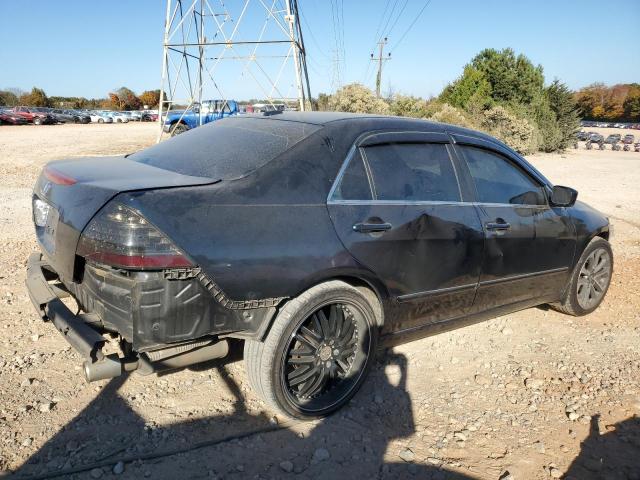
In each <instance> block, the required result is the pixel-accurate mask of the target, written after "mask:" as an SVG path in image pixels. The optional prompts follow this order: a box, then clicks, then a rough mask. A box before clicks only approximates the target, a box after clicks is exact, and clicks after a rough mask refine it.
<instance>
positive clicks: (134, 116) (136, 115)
mask: <svg viewBox="0 0 640 480" xmlns="http://www.w3.org/2000/svg"><path fill="white" fill-rule="evenodd" d="M120 113H122V114H123V115H126V116H127V117H129V120H131V121H132V122H139V121H140V120H142V114H141V113H140V112H134V111H130V112H120Z"/></svg>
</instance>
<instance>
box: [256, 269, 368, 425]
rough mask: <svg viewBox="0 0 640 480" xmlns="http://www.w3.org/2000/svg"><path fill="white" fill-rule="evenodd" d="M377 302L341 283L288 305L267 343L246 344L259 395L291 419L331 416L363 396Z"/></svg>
mask: <svg viewBox="0 0 640 480" xmlns="http://www.w3.org/2000/svg"><path fill="white" fill-rule="evenodd" d="M374 302H375V303H377V302H378V300H377V297H375V295H374V294H373V293H372V292H370V291H366V292H365V291H362V290H360V289H357V288H355V287H353V286H351V285H349V284H347V283H344V282H341V281H337V280H335V281H330V282H326V283H322V284H320V285H317V286H315V287H313V288H311V289H310V290H308V291H306V292H305V293H303V294H302V295H300V296H299V297H297V298H294V299H293V300H290V301H289V302H287V303H286V304H285V306H284V307H283V308H282V310H281V311H280V312H279V313H278V315H277V317H276V319H275V320H274V323H273V326H272V327H271V330H270V331H269V333H268V335H267V337H266V338H265V340H264V341H263V342H260V341H257V340H247V341H245V347H244V361H245V368H246V370H247V376H248V377H249V382H250V384H251V386H252V387H253V389H254V391H255V392H256V393H257V394H258V395H259V396H260V397H261V398H262V399H263V400H264V401H265V402H266V403H267V404H268V406H269V407H271V408H272V409H273V410H274V411H276V412H278V413H281V414H283V415H286V416H288V417H293V418H299V419H305V420H308V419H314V418H320V417H324V416H327V415H329V414H331V413H333V412H335V411H336V410H338V409H339V408H340V407H342V406H343V405H344V404H346V403H347V402H348V401H349V400H350V399H351V397H353V395H354V394H355V393H356V392H357V391H358V389H359V388H360V386H361V385H362V383H363V381H364V379H365V377H366V374H367V373H368V371H369V368H370V367H371V364H372V363H373V360H374V358H375V352H376V348H377V339H378V327H377V325H378V324H377V322H376V315H377V314H376V312H380V309H379V304H377V305H376V304H374Z"/></svg>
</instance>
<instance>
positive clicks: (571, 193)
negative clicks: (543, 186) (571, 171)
mask: <svg viewBox="0 0 640 480" xmlns="http://www.w3.org/2000/svg"><path fill="white" fill-rule="evenodd" d="M577 198H578V191H577V190H574V189H573V188H569V187H563V186H561V185H554V187H553V188H552V189H551V199H550V200H551V205H553V206H554V207H572V206H573V205H574V204H575V203H576V199H577Z"/></svg>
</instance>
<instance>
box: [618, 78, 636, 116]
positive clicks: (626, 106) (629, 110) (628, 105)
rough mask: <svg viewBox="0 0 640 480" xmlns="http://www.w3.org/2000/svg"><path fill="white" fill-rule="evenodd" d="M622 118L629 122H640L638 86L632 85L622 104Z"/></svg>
mask: <svg viewBox="0 0 640 480" xmlns="http://www.w3.org/2000/svg"><path fill="white" fill-rule="evenodd" d="M622 107H623V110H624V118H625V120H628V121H630V122H640V84H638V83H632V84H631V88H630V89H629V93H628V94H627V98H625V99H624V102H623V104H622Z"/></svg>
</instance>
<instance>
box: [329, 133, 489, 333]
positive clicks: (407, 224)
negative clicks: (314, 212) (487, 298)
mask: <svg viewBox="0 0 640 480" xmlns="http://www.w3.org/2000/svg"><path fill="white" fill-rule="evenodd" d="M450 148H451V146H450V145H449V137H448V136H447V135H445V134H440V133H433V134H431V133H379V134H375V135H371V136H369V137H367V138H365V139H363V140H362V141H360V142H359V143H358V144H357V145H356V146H355V147H354V148H353V149H352V151H351V153H350V155H349V157H348V160H347V162H346V163H345V165H344V166H343V168H342V170H341V172H340V174H339V176H338V178H337V180H336V183H335V185H334V187H333V189H332V191H331V193H330V195H329V199H328V202H327V204H328V208H329V213H330V215H331V218H332V220H333V222H334V225H335V228H336V231H337V234H338V236H339V237H340V239H341V241H342V242H343V244H344V245H345V247H346V248H347V249H348V251H349V252H350V253H351V255H353V256H354V258H355V259H356V260H357V261H358V262H359V263H360V264H362V265H363V266H364V267H366V268H367V269H369V270H370V271H372V272H373V273H374V274H375V275H376V276H377V277H378V278H379V279H380V280H381V281H382V282H383V283H384V284H385V286H386V287H387V289H388V292H389V295H390V297H391V298H392V304H393V306H394V307H393V309H392V310H393V312H394V313H392V315H391V316H392V318H387V319H386V321H385V331H386V332H389V331H396V332H397V331H403V330H410V329H413V328H416V327H420V326H423V325H426V324H429V323H432V322H437V321H440V320H443V319H448V318H452V317H458V316H463V315H464V314H466V313H467V312H468V311H469V310H470V309H471V305H472V303H473V298H474V295H475V289H476V286H477V282H478V277H479V271H480V262H481V259H482V247H483V233H482V226H481V224H480V222H479V220H478V216H477V213H476V212H475V209H474V206H473V205H472V204H471V203H466V202H465V201H464V200H465V199H464V198H463V197H462V195H461V191H460V188H459V184H458V181H457V173H456V170H455V167H454V164H453V162H452V159H451V156H450Z"/></svg>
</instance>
